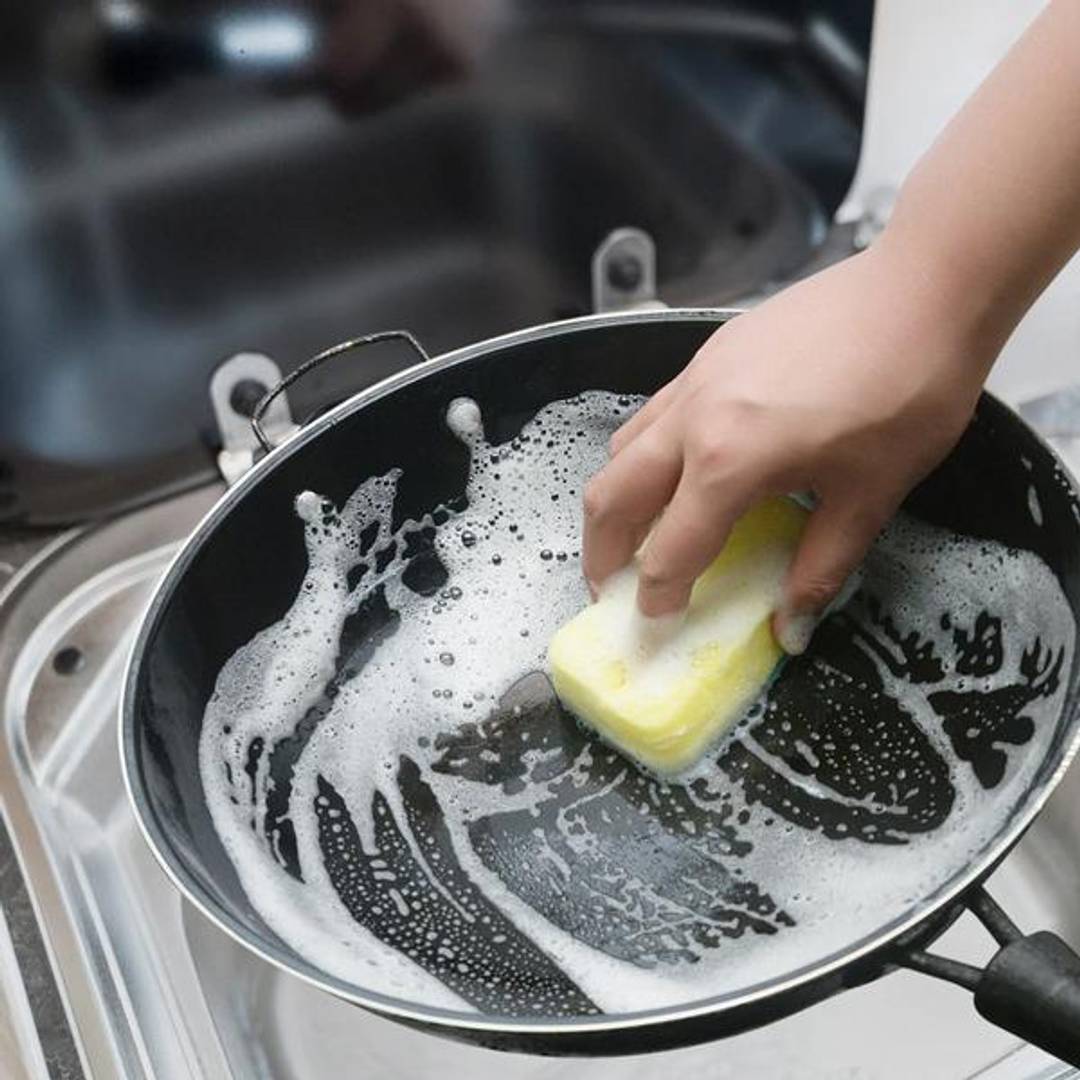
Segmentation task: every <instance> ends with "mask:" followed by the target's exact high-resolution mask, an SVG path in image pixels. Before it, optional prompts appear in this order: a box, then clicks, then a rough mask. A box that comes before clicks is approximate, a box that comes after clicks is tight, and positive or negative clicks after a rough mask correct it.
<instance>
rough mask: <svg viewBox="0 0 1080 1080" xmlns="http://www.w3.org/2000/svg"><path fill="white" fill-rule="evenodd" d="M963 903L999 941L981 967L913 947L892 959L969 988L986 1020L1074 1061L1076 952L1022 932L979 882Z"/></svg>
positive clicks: (1052, 938) (1079, 986) (1079, 1022)
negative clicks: (994, 951)
mask: <svg viewBox="0 0 1080 1080" xmlns="http://www.w3.org/2000/svg"><path fill="white" fill-rule="evenodd" d="M964 904H965V906H966V907H967V909H968V910H969V911H970V912H971V913H972V914H973V915H975V916H976V918H978V920H979V921H980V922H981V923H982V924H983V926H985V927H986V929H987V930H989V931H990V933H991V935H992V936H993V938H994V940H995V941H996V942H997V943H998V945H1000V946H1001V947H1000V948H999V949H998V951H997V952H996V953H995V954H994V956H993V958H992V959H991V960H990V962H989V963H988V964H987V965H986V967H985V968H980V967H976V966H974V965H973V964H965V963H961V962H960V961H959V960H950V959H949V958H948V957H944V956H937V955H935V954H934V953H928V952H923V951H921V950H918V949H906V950H903V951H901V953H900V954H899V955H898V957H897V960H898V962H899V963H900V964H902V965H903V966H905V967H909V968H912V969H913V970H915V971H921V972H923V973H924V974H926V975H933V976H934V977H935V978H937V979H945V980H946V981H948V982H951V983H955V984H956V985H957V986H963V987H964V988H965V989H967V990H971V991H972V992H973V993H974V995H975V1008H976V1009H977V1010H978V1012H979V1014H980V1015H981V1016H982V1017H983V1018H984V1019H986V1020H989V1021H990V1023H991V1024H995V1025H996V1026H997V1027H1000V1028H1004V1029H1005V1030H1006V1031H1011V1032H1012V1033H1013V1034H1014V1035H1019V1036H1020V1038H1022V1039H1024V1040H1026V1041H1027V1042H1029V1043H1032V1044H1033V1045H1035V1046H1037V1047H1039V1048H1040V1049H1042V1050H1046V1051H1048V1052H1049V1053H1051V1054H1054V1055H1055V1056H1056V1057H1059V1058H1061V1060H1062V1061H1066V1062H1068V1063H1069V1064H1070V1065H1076V1066H1080V956H1077V954H1076V953H1075V952H1074V951H1073V950H1072V949H1070V948H1069V946H1068V945H1066V944H1065V942H1064V941H1062V940H1061V938H1059V937H1058V936H1057V935H1056V934H1051V933H1049V932H1048V931H1046V930H1040V931H1038V932H1037V933H1034V934H1028V935H1026V936H1025V935H1024V934H1022V933H1021V932H1020V930H1019V929H1018V928H1017V926H1016V924H1015V923H1014V922H1013V921H1012V920H1011V919H1010V918H1009V916H1008V915H1006V914H1005V912H1004V910H1002V908H1001V907H1000V906H999V905H998V904H997V902H996V901H995V900H994V899H993V897H991V896H990V894H989V893H988V892H987V891H986V889H984V888H983V887H982V886H981V885H979V886H976V888H975V889H973V890H972V891H971V892H970V893H969V894H968V895H967V896H966V897H965V899H964Z"/></svg>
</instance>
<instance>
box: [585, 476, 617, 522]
mask: <svg viewBox="0 0 1080 1080" xmlns="http://www.w3.org/2000/svg"><path fill="white" fill-rule="evenodd" d="M581 504H582V509H583V511H584V513H585V518H586V520H588V521H592V522H596V521H600V520H602V519H603V518H604V517H605V516H606V515H607V513H608V511H609V509H610V500H609V499H608V496H607V488H606V485H605V484H604V482H603V480H602V479H601V478H600V477H596V478H595V479H593V480H590V481H589V482H588V484H586V485H585V491H584V493H583V494H582V498H581Z"/></svg>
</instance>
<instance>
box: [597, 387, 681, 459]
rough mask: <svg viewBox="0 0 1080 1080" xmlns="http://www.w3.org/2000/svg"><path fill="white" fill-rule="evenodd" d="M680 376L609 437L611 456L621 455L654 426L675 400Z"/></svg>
mask: <svg viewBox="0 0 1080 1080" xmlns="http://www.w3.org/2000/svg"><path fill="white" fill-rule="evenodd" d="M681 378H682V376H681V375H678V376H676V377H675V378H674V379H672V380H671V382H669V383H667V384H666V385H665V386H662V387H661V388H660V389H659V390H657V392H656V393H655V394H653V396H652V397H651V398H649V400H648V401H646V402H645V404H644V405H642V406H641V408H640V409H638V411H637V412H636V413H634V415H633V416H631V417H630V419H629V420H627V421H626V423H625V424H623V425H622V427H620V428H619V429H618V430H617V431H616V432H615V434H614V435H612V436H611V445H610V451H611V456H612V457H615V456H616V454H619V453H621V452H622V451H623V450H625V449H626V447H627V446H629V445H630V443H632V442H633V441H634V439H636V438H637V437H638V436H639V435H640V434H642V432H644V431H645V430H646V428H648V427H650V426H651V425H652V424H654V423H655V422H656V421H657V420H659V419H660V417H661V416H662V415H663V414H664V412H665V411H666V410H667V409H668V407H669V406H670V405H671V404H672V402H673V401H674V400H675V398H676V396H677V394H678V392H679V389H680V386H679V382H680V379H681Z"/></svg>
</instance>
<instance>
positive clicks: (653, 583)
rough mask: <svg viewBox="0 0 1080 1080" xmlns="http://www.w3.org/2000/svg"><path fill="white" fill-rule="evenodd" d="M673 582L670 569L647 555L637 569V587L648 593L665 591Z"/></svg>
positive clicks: (673, 578)
mask: <svg viewBox="0 0 1080 1080" xmlns="http://www.w3.org/2000/svg"><path fill="white" fill-rule="evenodd" d="M674 582H675V577H674V575H673V574H672V572H671V568H670V567H669V566H667V565H666V564H665V563H663V562H661V561H659V560H658V559H657V558H655V557H653V558H650V557H649V555H648V553H646V555H645V556H644V558H643V559H642V560H641V565H640V566H639V567H638V585H639V586H640V587H641V588H642V589H645V590H647V591H649V592H656V591H658V590H660V589H665V588H667V587H668V586H670V585H672V584H673V583H674Z"/></svg>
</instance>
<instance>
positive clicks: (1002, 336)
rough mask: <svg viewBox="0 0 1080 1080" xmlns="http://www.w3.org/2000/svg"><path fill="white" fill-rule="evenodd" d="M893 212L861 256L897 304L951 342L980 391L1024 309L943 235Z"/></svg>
mask: <svg viewBox="0 0 1080 1080" xmlns="http://www.w3.org/2000/svg"><path fill="white" fill-rule="evenodd" d="M897 211H898V212H897V214H896V215H894V218H893V220H892V221H890V223H889V225H888V226H887V227H886V229H885V231H884V232H883V233H882V235H881V236H880V237H879V238H878V240H877V241H876V242H875V244H874V246H873V247H872V248H871V249H870V250H869V251H868V252H867V253H866V254H867V255H870V256H871V259H872V260H873V261H874V262H875V263H877V264H878V266H879V267H880V270H881V273H883V274H884V276H885V277H886V278H887V279H888V280H889V281H891V282H893V283H894V287H895V289H896V295H897V298H898V302H899V303H902V304H904V305H905V307H907V308H908V309H909V310H910V311H911V317H912V318H913V319H915V320H916V321H918V322H920V323H922V324H923V325H926V326H927V327H928V328H931V329H932V331H933V333H934V336H935V337H938V338H940V337H942V336H944V337H946V338H947V339H948V340H949V341H950V342H951V344H952V346H953V348H952V349H951V350H950V351H951V352H953V353H954V355H955V357H956V362H957V363H958V364H959V365H961V366H962V367H963V369H964V370H963V375H964V376H965V377H967V378H970V379H971V380H973V381H974V382H975V383H976V384H977V385H978V386H980V387H981V385H982V383H983V382H985V380H986V378H987V376H988V375H989V374H990V369H991V367H992V366H993V364H994V361H995V360H996V359H997V356H998V353H999V352H1000V351H1001V348H1002V346H1003V345H1004V344H1005V342H1006V341H1007V340H1008V338H1009V335H1010V334H1011V333H1012V332H1013V330H1014V329H1015V327H1016V324H1017V323H1018V322H1019V321H1020V317H1021V316H1022V315H1023V311H1024V308H1023V307H1020V306H1019V305H1018V303H1017V302H1016V299H1015V298H1014V297H1013V296H1012V295H1010V292H1009V290H1008V288H1007V287H1006V284H1005V283H1004V282H1002V281H1000V280H996V279H995V275H994V268H993V267H988V266H978V265H973V262H972V261H970V260H969V259H967V258H966V257H965V256H964V255H963V254H958V253H957V252H956V249H955V248H954V247H953V245H952V241H951V240H950V238H949V237H948V236H947V235H946V236H934V235H929V231H928V230H926V229H923V228H922V227H921V225H920V223H918V222H912V221H910V220H909V219H908V215H906V214H905V213H904V212H903V211H902V209H901V208H900V207H899V206H898V208H897ZM956 374H958V375H959V374H961V373H960V372H957V373H956Z"/></svg>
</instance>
